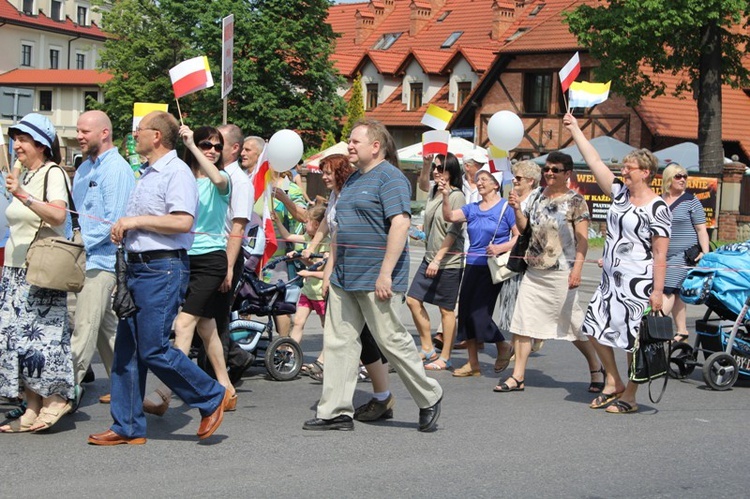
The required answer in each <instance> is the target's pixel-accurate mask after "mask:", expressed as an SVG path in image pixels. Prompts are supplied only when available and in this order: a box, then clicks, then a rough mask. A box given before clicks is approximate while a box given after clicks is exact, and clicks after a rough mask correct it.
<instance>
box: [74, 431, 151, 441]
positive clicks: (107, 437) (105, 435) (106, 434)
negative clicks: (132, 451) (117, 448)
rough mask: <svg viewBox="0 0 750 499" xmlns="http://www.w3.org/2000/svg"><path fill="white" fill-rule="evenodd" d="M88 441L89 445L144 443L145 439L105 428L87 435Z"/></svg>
mask: <svg viewBox="0 0 750 499" xmlns="http://www.w3.org/2000/svg"><path fill="white" fill-rule="evenodd" d="M88 442H89V443H90V444H91V445H120V444H127V445H143V444H145V443H146V439H145V438H143V437H134V438H128V437H122V436H120V435H118V434H117V433H115V432H114V431H112V430H107V431H103V432H101V433H94V434H93V435H89V440H88Z"/></svg>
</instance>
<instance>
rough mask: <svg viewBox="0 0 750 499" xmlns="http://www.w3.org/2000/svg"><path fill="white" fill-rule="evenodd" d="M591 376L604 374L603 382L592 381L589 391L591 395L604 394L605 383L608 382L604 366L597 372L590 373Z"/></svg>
mask: <svg viewBox="0 0 750 499" xmlns="http://www.w3.org/2000/svg"><path fill="white" fill-rule="evenodd" d="M589 372H590V373H591V374H599V373H601V374H602V381H601V382H599V381H592V382H591V383H589V391H590V392H591V393H602V391H603V390H604V382H605V381H606V380H607V371H605V370H604V366H599V369H597V370H596V371H589Z"/></svg>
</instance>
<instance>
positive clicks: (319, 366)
mask: <svg viewBox="0 0 750 499" xmlns="http://www.w3.org/2000/svg"><path fill="white" fill-rule="evenodd" d="M315 370H320V371H322V370H323V363H322V362H320V361H319V360H316V361H315V362H311V363H309V364H303V365H302V367H301V368H300V370H299V373H300V375H302V376H310V373H311V372H314V371H315Z"/></svg>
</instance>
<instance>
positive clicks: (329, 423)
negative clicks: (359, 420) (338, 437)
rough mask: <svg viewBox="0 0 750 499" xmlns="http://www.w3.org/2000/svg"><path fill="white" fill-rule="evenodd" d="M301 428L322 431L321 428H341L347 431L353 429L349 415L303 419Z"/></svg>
mask: <svg viewBox="0 0 750 499" xmlns="http://www.w3.org/2000/svg"><path fill="white" fill-rule="evenodd" d="M302 429H303V430H313V431H323V430H342V431H349V430H353V429H354V422H353V421H352V418H351V417H349V416H344V415H342V416H336V417H335V418H333V419H320V418H313V419H310V420H308V421H305V424H303V425H302Z"/></svg>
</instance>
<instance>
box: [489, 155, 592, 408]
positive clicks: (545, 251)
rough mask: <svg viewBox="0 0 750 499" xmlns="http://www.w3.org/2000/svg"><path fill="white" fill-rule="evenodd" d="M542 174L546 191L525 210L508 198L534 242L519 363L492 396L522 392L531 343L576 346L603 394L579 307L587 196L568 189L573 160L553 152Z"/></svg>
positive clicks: (517, 329) (518, 339) (514, 329)
mask: <svg viewBox="0 0 750 499" xmlns="http://www.w3.org/2000/svg"><path fill="white" fill-rule="evenodd" d="M542 172H543V173H544V180H545V184H546V185H545V187H544V189H542V190H541V191H537V192H536V193H535V195H534V197H533V198H532V199H530V201H529V202H528V205H527V206H526V208H525V209H522V207H521V202H520V201H519V198H518V194H516V192H515V191H513V192H511V194H510V200H509V203H510V204H511V206H513V208H515V211H516V221H517V222H518V226H519V228H520V229H521V230H524V229H526V227H527V226H530V227H531V237H530V239H529V247H528V249H527V250H526V256H525V259H526V263H527V264H528V267H527V268H526V272H525V273H524V275H523V279H522V280H521V286H520V289H519V291H518V299H517V300H516V306H515V309H514V311H513V318H512V319H511V324H510V331H511V333H513V349H514V351H515V354H516V363H515V365H514V366H513V374H512V375H510V376H509V377H508V379H506V380H505V381H504V382H499V383H498V384H497V386H496V387H495V388H494V391H496V392H501V393H503V392H515V391H523V390H524V388H525V376H526V365H527V362H528V359H529V354H530V353H531V344H532V341H533V340H564V341H569V342H572V343H573V345H574V346H575V347H576V348H577V349H578V350H579V351H580V352H581V353H582V354H583V356H584V357H585V358H586V361H587V362H588V366H589V371H591V376H592V379H591V384H590V385H589V391H590V392H595V393H599V392H601V391H602V388H603V387H604V374H603V370H602V369H601V366H600V364H599V360H598V359H597V357H596V351H595V350H594V347H593V346H592V343H591V342H589V341H588V338H587V337H586V336H584V335H583V334H582V333H581V323H582V322H583V310H582V309H581V307H580V306H579V305H578V286H579V285H580V284H581V272H582V271H583V262H584V260H585V259H586V252H587V251H588V230H589V209H588V206H587V205H586V200H585V199H584V198H583V196H581V195H580V194H579V193H578V192H576V191H573V190H571V189H569V188H568V180H569V179H570V176H571V175H572V174H573V159H572V158H571V157H570V156H569V155H567V154H564V153H561V152H558V151H555V152H551V153H550V154H549V155H548V156H547V164H546V165H545V166H544V168H542ZM594 376H596V377H597V378H598V379H596V380H595V379H594Z"/></svg>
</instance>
